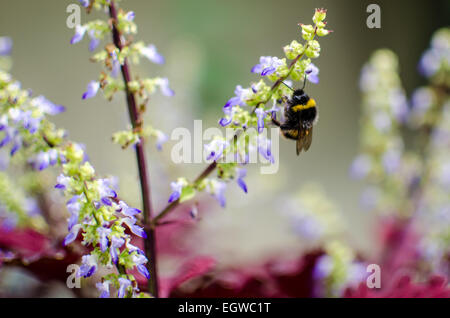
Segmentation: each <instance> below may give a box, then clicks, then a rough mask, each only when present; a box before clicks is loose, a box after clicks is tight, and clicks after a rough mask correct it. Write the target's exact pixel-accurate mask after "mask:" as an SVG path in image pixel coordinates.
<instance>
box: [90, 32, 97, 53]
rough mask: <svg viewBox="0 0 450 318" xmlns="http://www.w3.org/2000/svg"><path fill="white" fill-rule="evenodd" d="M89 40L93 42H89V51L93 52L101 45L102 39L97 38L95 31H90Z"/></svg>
mask: <svg viewBox="0 0 450 318" xmlns="http://www.w3.org/2000/svg"><path fill="white" fill-rule="evenodd" d="M88 35H89V38H90V39H91V41H90V42H89V51H91V52H93V51H95V49H96V48H97V47H98V46H99V45H100V39H99V38H98V37H97V34H96V31H95V30H90V31H89V32H88Z"/></svg>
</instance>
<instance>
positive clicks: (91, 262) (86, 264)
mask: <svg viewBox="0 0 450 318" xmlns="http://www.w3.org/2000/svg"><path fill="white" fill-rule="evenodd" d="M97 267H98V264H97V257H96V256H95V255H84V256H83V257H82V258H81V266H80V269H79V270H78V273H77V277H84V278H88V277H91V276H92V275H94V274H95V272H96V271H97Z"/></svg>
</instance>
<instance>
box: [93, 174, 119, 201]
mask: <svg viewBox="0 0 450 318" xmlns="http://www.w3.org/2000/svg"><path fill="white" fill-rule="evenodd" d="M97 191H98V193H99V195H100V201H101V203H102V204H104V205H107V206H111V205H112V202H111V199H110V198H117V193H116V191H114V190H113V189H112V181H111V180H109V179H99V180H97Z"/></svg>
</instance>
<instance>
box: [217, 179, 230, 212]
mask: <svg viewBox="0 0 450 318" xmlns="http://www.w3.org/2000/svg"><path fill="white" fill-rule="evenodd" d="M226 189H227V184H226V183H225V182H223V181H217V182H216V183H215V184H214V197H215V198H216V199H217V201H219V204H220V206H221V207H222V208H224V207H225V205H226V202H227V199H226V197H225V190H226Z"/></svg>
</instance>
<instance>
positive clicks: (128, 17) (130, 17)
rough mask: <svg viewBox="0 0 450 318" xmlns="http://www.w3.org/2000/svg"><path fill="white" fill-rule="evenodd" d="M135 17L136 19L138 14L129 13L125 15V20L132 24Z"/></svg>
mask: <svg viewBox="0 0 450 318" xmlns="http://www.w3.org/2000/svg"><path fill="white" fill-rule="evenodd" d="M135 17H136V14H135V13H134V12H133V11H130V12H127V14H126V15H125V20H127V21H128V22H132V21H133V20H134V18H135Z"/></svg>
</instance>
